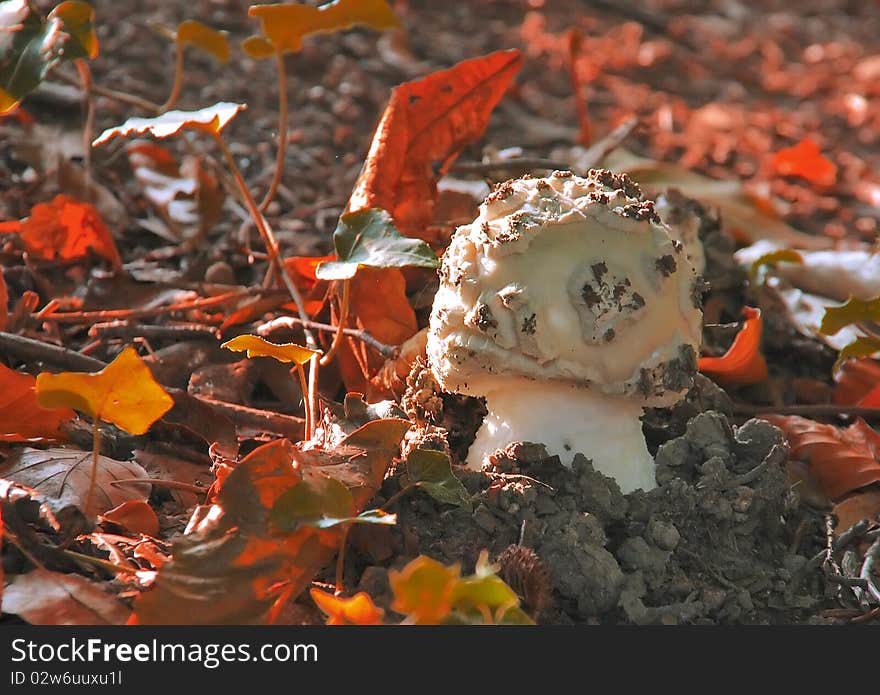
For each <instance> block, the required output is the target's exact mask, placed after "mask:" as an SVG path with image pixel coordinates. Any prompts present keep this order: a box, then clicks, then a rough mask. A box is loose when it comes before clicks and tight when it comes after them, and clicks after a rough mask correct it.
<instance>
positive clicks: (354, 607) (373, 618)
mask: <svg viewBox="0 0 880 695" xmlns="http://www.w3.org/2000/svg"><path fill="white" fill-rule="evenodd" d="M309 593H310V594H311V597H312V600H313V601H314V602H315V604H316V605H317V606H318V608H320V609H321V610H322V611H324V613H325V614H326V615H327V624H328V625H381V624H382V617H383V616H384V615H385V611H384V610H382V609H381V608H378V607H377V606H376V604H375V603H373V599H371V598H370V595H369V594H367V593H366V592H363V591H361V592H358V593H357V594H355V595H354V596H352V597H351V598H343V597H341V596H334V595H333V594H329V593H327V592H326V591H321V590H320V589H312V590H311V591H310V592H309Z"/></svg>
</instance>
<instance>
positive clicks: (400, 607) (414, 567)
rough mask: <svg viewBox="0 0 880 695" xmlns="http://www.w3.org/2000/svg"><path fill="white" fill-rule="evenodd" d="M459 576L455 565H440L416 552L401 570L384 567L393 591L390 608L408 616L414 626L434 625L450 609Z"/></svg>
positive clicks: (443, 618) (444, 617)
mask: <svg viewBox="0 0 880 695" xmlns="http://www.w3.org/2000/svg"><path fill="white" fill-rule="evenodd" d="M460 579H461V568H460V567H459V565H452V566H451V567H446V566H445V565H444V564H442V563H440V562H437V561H436V560H432V559H431V558H429V557H427V556H425V555H420V556H419V557H417V558H416V559H415V560H413V561H412V562H410V563H409V564H408V565H407V566H406V567H404V568H403V569H402V570H400V571H398V570H393V569H391V570H388V581H389V583H390V584H391V590H392V591H393V592H394V602H393V603H392V604H391V609H392V610H394V611H397V612H398V613H403V614H405V615H408V616H410V617H411V618H412V620H413V622H414V623H415V624H416V625H438V624H440V623H442V622H443V621H444V620H445V619H446V617H447V616H448V615H449V614H450V613H451V612H452V601H453V596H454V594H455V590H456V587H457V585H458V582H459V580H460Z"/></svg>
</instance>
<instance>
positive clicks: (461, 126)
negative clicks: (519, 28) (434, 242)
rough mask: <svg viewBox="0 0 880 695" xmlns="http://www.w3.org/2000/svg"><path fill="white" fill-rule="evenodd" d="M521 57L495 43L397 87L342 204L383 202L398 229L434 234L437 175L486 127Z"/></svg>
mask: <svg viewBox="0 0 880 695" xmlns="http://www.w3.org/2000/svg"><path fill="white" fill-rule="evenodd" d="M522 60H523V59H522V55H521V54H520V52H519V51H516V50H509V51H498V52H496V53H492V54H490V55H487V56H483V57H481V58H473V59H471V60H465V61H462V62H461V63H458V64H457V65H455V66H454V67H452V68H450V69H449V70H442V71H439V72H435V73H432V74H430V75H428V76H427V77H424V78H422V79H419V80H415V81H412V82H405V83H404V84H402V85H400V86H399V87H396V88H395V89H394V91H393V92H392V93H391V99H390V100H389V102H388V106H387V107H386V108H385V113H384V114H383V116H382V120H381V121H380V122H379V125H378V126H377V128H376V133H375V134H374V135H373V142H372V145H371V146H370V151H369V153H368V154H367V160H366V162H365V163H364V167H363V169H362V171H361V174H360V177H359V178H358V180H357V183H356V184H355V188H354V192H353V193H352V195H351V199H350V200H349V203H348V209H347V211H348V212H356V211H358V210H365V209H368V208H381V209H383V210H387V211H388V212H389V213H391V216H392V218H393V219H394V222H395V223H396V224H397V228H398V229H400V231H401V232H403V233H404V234H406V235H410V236H415V237H418V238H420V239H424V240H425V241H431V234H430V232H429V230H428V225H429V224H430V223H431V221H432V219H433V216H434V215H433V212H434V202H435V200H436V197H437V179H438V178H439V177H440V176H442V175H444V174H445V173H447V171H448V170H449V168H450V167H451V166H452V164H453V162H454V161H455V159H456V158H457V157H458V154H459V153H460V152H461V150H462V149H463V148H464V147H465V146H466V145H468V144H470V143H471V142H473V141H475V140H476V139H477V138H479V137H480V136H481V135H482V134H483V131H485V129H486V125H487V124H488V122H489V115H490V114H491V113H492V110H493V109H494V108H495V105H496V104H497V103H498V102H499V101H500V100H501V97H502V96H504V94H505V92H506V91H507V88H508V86H509V85H510V83H511V81H512V80H513V77H514V75H516V73H517V72H518V71H519V68H520V66H521V65H522Z"/></svg>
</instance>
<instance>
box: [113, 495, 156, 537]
mask: <svg viewBox="0 0 880 695" xmlns="http://www.w3.org/2000/svg"><path fill="white" fill-rule="evenodd" d="M101 520H102V521H109V522H110V523H113V524H116V525H117V526H121V527H122V528H124V529H125V530H126V531H129V532H130V533H135V534H143V535H145V536H158V535H159V517H157V516H156V512H154V511H153V508H152V507H151V506H150V505H149V504H147V503H146V502H144V501H143V500H128V501H126V502H123V503H122V504H120V505H118V506H116V507H113V509H109V510H107V511H106V512H104V513H103V514H101Z"/></svg>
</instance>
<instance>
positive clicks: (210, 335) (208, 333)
mask: <svg viewBox="0 0 880 695" xmlns="http://www.w3.org/2000/svg"><path fill="white" fill-rule="evenodd" d="M89 336H90V337H92V338H147V339H148V340H161V339H163V338H170V339H172V340H193V339H195V340H219V338H220V332H219V331H218V330H217V329H216V328H213V327H211V326H204V325H202V324H200V323H189V324H178V325H172V326H146V325H144V324H140V323H130V322H128V321H109V322H106V323H96V324H95V325H94V326H92V327H91V328H90V329H89Z"/></svg>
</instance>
